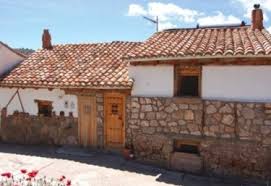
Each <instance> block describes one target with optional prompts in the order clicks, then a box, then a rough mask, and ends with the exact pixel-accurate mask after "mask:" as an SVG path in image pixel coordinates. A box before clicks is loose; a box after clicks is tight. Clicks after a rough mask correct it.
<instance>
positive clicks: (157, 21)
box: [143, 16, 159, 32]
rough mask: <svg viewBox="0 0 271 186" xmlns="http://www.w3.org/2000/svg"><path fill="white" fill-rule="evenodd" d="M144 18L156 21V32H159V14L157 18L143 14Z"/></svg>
mask: <svg viewBox="0 0 271 186" xmlns="http://www.w3.org/2000/svg"><path fill="white" fill-rule="evenodd" d="M143 18H144V19H146V20H148V21H150V22H152V23H154V24H155V25H156V32H158V30H159V19H158V16H156V19H151V18H149V17H146V16H143Z"/></svg>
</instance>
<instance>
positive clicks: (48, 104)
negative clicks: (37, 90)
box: [34, 100, 53, 117]
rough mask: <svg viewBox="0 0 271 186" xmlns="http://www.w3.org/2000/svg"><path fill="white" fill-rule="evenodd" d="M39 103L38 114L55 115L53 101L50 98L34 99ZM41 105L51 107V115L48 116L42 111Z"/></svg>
mask: <svg viewBox="0 0 271 186" xmlns="http://www.w3.org/2000/svg"><path fill="white" fill-rule="evenodd" d="M34 101H35V103H37V107H38V116H44V117H52V115H53V102H52V101H48V100H34ZM41 107H49V109H50V110H49V112H48V113H49V115H48V116H46V115H45V114H44V113H41V112H40V111H41Z"/></svg>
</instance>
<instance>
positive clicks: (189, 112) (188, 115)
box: [184, 110, 194, 120]
mask: <svg viewBox="0 0 271 186" xmlns="http://www.w3.org/2000/svg"><path fill="white" fill-rule="evenodd" d="M184 119H185V120H194V112H193V111H192V110H185V111H184Z"/></svg>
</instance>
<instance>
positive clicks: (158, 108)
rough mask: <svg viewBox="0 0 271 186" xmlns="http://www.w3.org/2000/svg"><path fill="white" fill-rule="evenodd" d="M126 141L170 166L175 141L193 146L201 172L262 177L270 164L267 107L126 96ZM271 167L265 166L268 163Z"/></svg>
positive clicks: (142, 155) (137, 151) (139, 155)
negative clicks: (198, 155)
mask: <svg viewBox="0 0 271 186" xmlns="http://www.w3.org/2000/svg"><path fill="white" fill-rule="evenodd" d="M126 123H127V125H126V142H127V145H132V146H133V147H134V150H135V154H136V156H137V158H139V159H141V160H144V161H151V162H159V163H160V164H162V165H164V166H169V162H170V158H171V156H172V153H173V151H174V150H173V143H174V140H183V141H197V142H198V143H199V149H200V156H202V159H203V167H204V172H205V173H208V174H216V175H242V176H250V175H252V176H256V177H258V176H259V177H263V176H266V174H267V173H268V172H269V170H268V169H270V168H269V167H270V166H267V165H268V163H263V162H271V154H270V152H271V151H270V147H271V104H264V103H236V102H223V101H208V100H200V99H184V98H144V97H129V98H128V100H127V122H126ZM269 165H270V164H269Z"/></svg>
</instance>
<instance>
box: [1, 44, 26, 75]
mask: <svg viewBox="0 0 271 186" xmlns="http://www.w3.org/2000/svg"><path fill="white" fill-rule="evenodd" d="M24 59H25V56H24V55H23V54H21V53H19V52H17V51H16V50H13V49H12V48H10V47H9V46H8V45H6V44H4V43H3V42H1V41H0V78H1V76H2V75H3V74H5V73H7V72H9V71H10V70H11V69H12V68H13V67H15V66H16V65H18V64H19V63H20V62H22V61H23V60H24Z"/></svg>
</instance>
